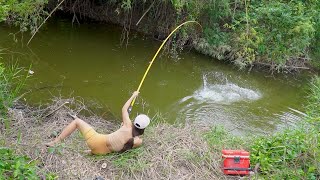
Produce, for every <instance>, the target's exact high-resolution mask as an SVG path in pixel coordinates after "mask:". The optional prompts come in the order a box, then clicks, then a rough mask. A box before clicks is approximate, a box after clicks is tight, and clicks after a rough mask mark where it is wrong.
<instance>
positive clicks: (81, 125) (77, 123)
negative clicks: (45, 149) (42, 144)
mask: <svg viewBox="0 0 320 180" xmlns="http://www.w3.org/2000/svg"><path fill="white" fill-rule="evenodd" d="M91 128H92V127H91V126H90V125H89V124H88V123H86V122H84V121H83V120H81V119H79V118H77V117H76V118H75V120H73V121H72V122H71V123H70V124H69V125H67V126H66V127H65V128H64V129H63V130H62V132H61V134H60V135H59V136H58V137H57V138H55V140H53V141H51V142H49V143H47V144H46V145H47V146H54V145H55V144H56V143H59V142H60V141H62V140H63V139H65V138H67V137H68V136H70V134H72V133H73V132H74V131H75V130H76V129H79V130H80V132H81V133H82V134H84V133H85V131H86V130H88V129H91Z"/></svg>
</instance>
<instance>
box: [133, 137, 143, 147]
mask: <svg viewBox="0 0 320 180" xmlns="http://www.w3.org/2000/svg"><path fill="white" fill-rule="evenodd" d="M141 145H142V138H140V137H139V136H136V137H134V138H133V146H132V148H136V147H139V146H141Z"/></svg>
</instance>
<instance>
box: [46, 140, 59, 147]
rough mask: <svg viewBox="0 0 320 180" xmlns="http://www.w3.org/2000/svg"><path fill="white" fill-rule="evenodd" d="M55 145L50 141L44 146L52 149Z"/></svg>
mask: <svg viewBox="0 0 320 180" xmlns="http://www.w3.org/2000/svg"><path fill="white" fill-rule="evenodd" d="M55 144H56V143H55V142H54V141H51V142H49V143H46V144H45V145H46V146H47V147H53V146H54V145H55Z"/></svg>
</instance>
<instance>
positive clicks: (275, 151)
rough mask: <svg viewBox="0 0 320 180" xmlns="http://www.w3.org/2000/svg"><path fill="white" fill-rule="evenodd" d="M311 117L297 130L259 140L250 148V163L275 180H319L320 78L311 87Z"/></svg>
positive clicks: (315, 79) (309, 114)
mask: <svg viewBox="0 0 320 180" xmlns="http://www.w3.org/2000/svg"><path fill="white" fill-rule="evenodd" d="M309 94H310V95H309V105H308V107H307V110H308V111H309V112H308V117H307V118H306V122H303V123H302V124H301V125H299V126H298V127H297V128H295V129H287V130H285V131H284V132H280V133H276V134H274V135H272V136H265V137H260V138H258V139H256V140H254V141H253V143H252V144H251V145H250V149H251V162H252V163H253V164H256V163H260V166H261V173H263V174H265V175H266V176H268V177H272V178H274V179H318V178H319V177H320V164H319V162H320V143H319V142H320V134H319V132H320V131H319V130H320V129H319V127H320V126H319V125H320V118H319V117H320V111H319V108H318V106H319V102H320V96H319V95H320V78H318V77H316V78H314V80H313V82H312V83H311V86H310V93H309Z"/></svg>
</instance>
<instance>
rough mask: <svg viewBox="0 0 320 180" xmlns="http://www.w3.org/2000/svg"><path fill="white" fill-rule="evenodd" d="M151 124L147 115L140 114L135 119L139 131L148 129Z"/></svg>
mask: <svg viewBox="0 0 320 180" xmlns="http://www.w3.org/2000/svg"><path fill="white" fill-rule="evenodd" d="M149 123H150V118H149V117H148V116H147V115H145V114H139V115H138V116H137V117H136V118H135V119H134V122H133V124H134V126H135V127H136V128H138V129H144V128H146V127H147V126H148V125H149Z"/></svg>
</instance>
